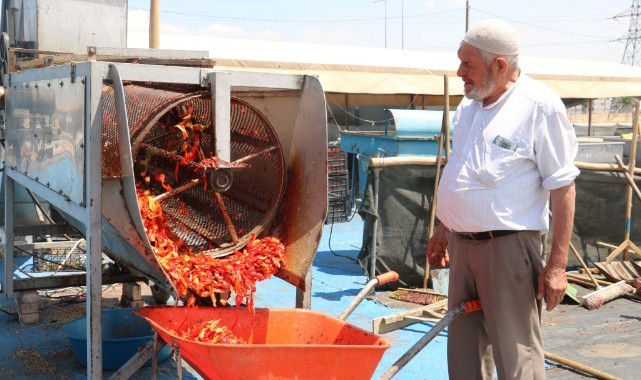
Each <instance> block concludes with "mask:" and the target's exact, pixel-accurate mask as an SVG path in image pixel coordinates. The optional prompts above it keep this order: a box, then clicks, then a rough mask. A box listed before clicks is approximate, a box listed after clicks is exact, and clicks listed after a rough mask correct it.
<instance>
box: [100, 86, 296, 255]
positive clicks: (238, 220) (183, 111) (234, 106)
mask: <svg viewBox="0 0 641 380" xmlns="http://www.w3.org/2000/svg"><path fill="white" fill-rule="evenodd" d="M124 90H125V101H126V108H127V118H128V125H129V132H130V141H131V143H132V157H133V160H134V162H133V167H134V172H135V175H136V182H137V183H142V184H144V187H145V188H148V189H150V190H151V193H152V195H153V196H157V197H158V199H161V205H162V208H163V212H164V213H165V215H167V216H168V217H169V225H170V226H171V228H172V229H173V232H174V233H175V234H176V235H178V236H179V237H180V238H181V239H182V240H183V241H184V242H185V243H186V244H187V245H188V246H189V247H190V248H192V249H193V250H194V251H195V252H197V251H205V252H207V253H209V254H210V255H212V256H221V255H224V254H227V253H230V252H232V251H233V250H234V249H238V248H240V247H242V246H244V245H245V244H246V243H247V241H248V240H249V238H250V237H251V236H252V235H253V234H255V235H260V233H261V231H262V230H263V229H264V228H265V227H267V226H268V225H269V223H270V221H271V220H272V218H273V216H274V215H275V213H276V210H277V209H278V206H279V204H280V202H281V199H282V197H283V194H284V191H285V161H284V159H283V154H282V149H281V146H280V142H279V140H278V138H277V135H276V132H275V131H274V129H273V127H272V126H271V125H270V124H269V122H268V121H267V119H266V118H265V117H264V116H263V115H262V114H261V113H260V112H259V111H258V110H257V109H256V108H254V107H252V106H251V105H250V104H248V103H246V102H244V101H242V100H239V99H235V98H232V99H231V103H230V104H231V115H230V134H231V138H230V140H231V141H230V150H231V159H230V161H231V162H230V163H229V164H228V165H227V164H226V163H225V162H221V161H220V160H216V157H215V154H216V141H215V133H214V128H222V126H214V125H213V123H212V100H211V94H210V93H208V92H207V93H205V92H194V91H193V89H191V88H186V87H182V88H181V87H177V88H169V89H168V88H158V87H154V86H144V85H139V84H136V85H134V84H129V85H125V86H124ZM187 124H189V125H190V126H191V127H185V125H187ZM102 133H103V135H102V138H103V153H102V154H103V165H102V170H103V177H105V178H118V177H120V176H121V173H120V163H119V162H120V157H119V155H118V141H117V136H118V130H117V121H116V110H115V105H114V92H113V88H112V87H110V86H104V87H103V127H102ZM212 158H213V160H212ZM206 159H209V160H206ZM206 161H209V162H219V163H220V164H221V167H219V168H217V169H216V168H212V167H211V166H208V170H207V173H208V174H207V176H205V175H204V174H203V173H204V171H203V165H202V163H204V162H206ZM215 166H218V165H215ZM223 172H224V174H226V176H222V177H220V178H225V179H231V187H229V188H228V189H223V188H220V187H219V188H218V189H219V191H217V190H216V189H215V188H214V186H212V185H216V184H218V182H217V181H218V180H212V178H218V177H217V175H218V174H219V173H223ZM223 182H224V181H223Z"/></svg>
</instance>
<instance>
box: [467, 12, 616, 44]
mask: <svg viewBox="0 0 641 380" xmlns="http://www.w3.org/2000/svg"><path fill="white" fill-rule="evenodd" d="M472 9H473V10H475V11H478V12H480V13H483V14H485V15H488V16H492V17H496V18H501V19H503V20H508V21H510V22H513V23H516V24H522V25H527V26H530V27H532V28H536V29H542V30H547V31H550V32H556V33H563V34H569V35H573V36H580V37H588V38H599V39H605V40H611V39H612V38H611V37H604V36H594V35H590V34H583V33H575V32H569V31H567V30H560V29H555V28H549V27H545V26H541V25H535V24H530V23H528V22H524V21H520V20H517V19H513V18H510V17H504V16H500V15H498V14H496V13H492V12H488V11H484V10H481V9H478V8H472Z"/></svg>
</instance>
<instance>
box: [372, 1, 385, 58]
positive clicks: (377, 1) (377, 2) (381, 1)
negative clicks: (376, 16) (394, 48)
mask: <svg viewBox="0 0 641 380" xmlns="http://www.w3.org/2000/svg"><path fill="white" fill-rule="evenodd" d="M374 2H375V3H380V2H383V3H385V48H386V49H387V0H376V1H374Z"/></svg>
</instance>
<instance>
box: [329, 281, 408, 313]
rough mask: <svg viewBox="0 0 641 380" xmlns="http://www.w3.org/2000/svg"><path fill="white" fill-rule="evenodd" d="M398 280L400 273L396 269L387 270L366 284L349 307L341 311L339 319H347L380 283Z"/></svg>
mask: <svg viewBox="0 0 641 380" xmlns="http://www.w3.org/2000/svg"><path fill="white" fill-rule="evenodd" d="M394 281H398V273H396V272H394V271H390V272H386V273H383V274H380V275H378V276H376V277H374V278H372V279H371V280H369V282H368V283H367V284H365V287H364V288H363V289H362V290H361V291H360V292H358V294H357V295H356V297H354V299H353V300H352V302H351V303H350V304H349V305H348V306H347V308H346V309H345V310H344V311H343V312H342V313H341V315H339V316H338V319H340V320H341V321H344V320H346V319H347V317H349V316H350V314H352V312H353V311H354V309H356V306H358V305H360V303H361V302H363V300H364V299H365V297H367V295H368V294H369V293H370V292H371V291H372V289H374V287H376V286H378V285H383V284H387V283H388V282H394Z"/></svg>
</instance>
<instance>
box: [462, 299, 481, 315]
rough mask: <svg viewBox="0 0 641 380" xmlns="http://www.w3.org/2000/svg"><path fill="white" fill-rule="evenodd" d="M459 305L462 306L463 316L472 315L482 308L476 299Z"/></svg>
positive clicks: (479, 301)
mask: <svg viewBox="0 0 641 380" xmlns="http://www.w3.org/2000/svg"><path fill="white" fill-rule="evenodd" d="M461 305H463V307H464V308H465V312H464V313H465V314H469V313H473V312H475V311H479V310H482V309H483V306H481V300H480V299H478V298H477V299H475V300H471V301H464V302H461Z"/></svg>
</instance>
